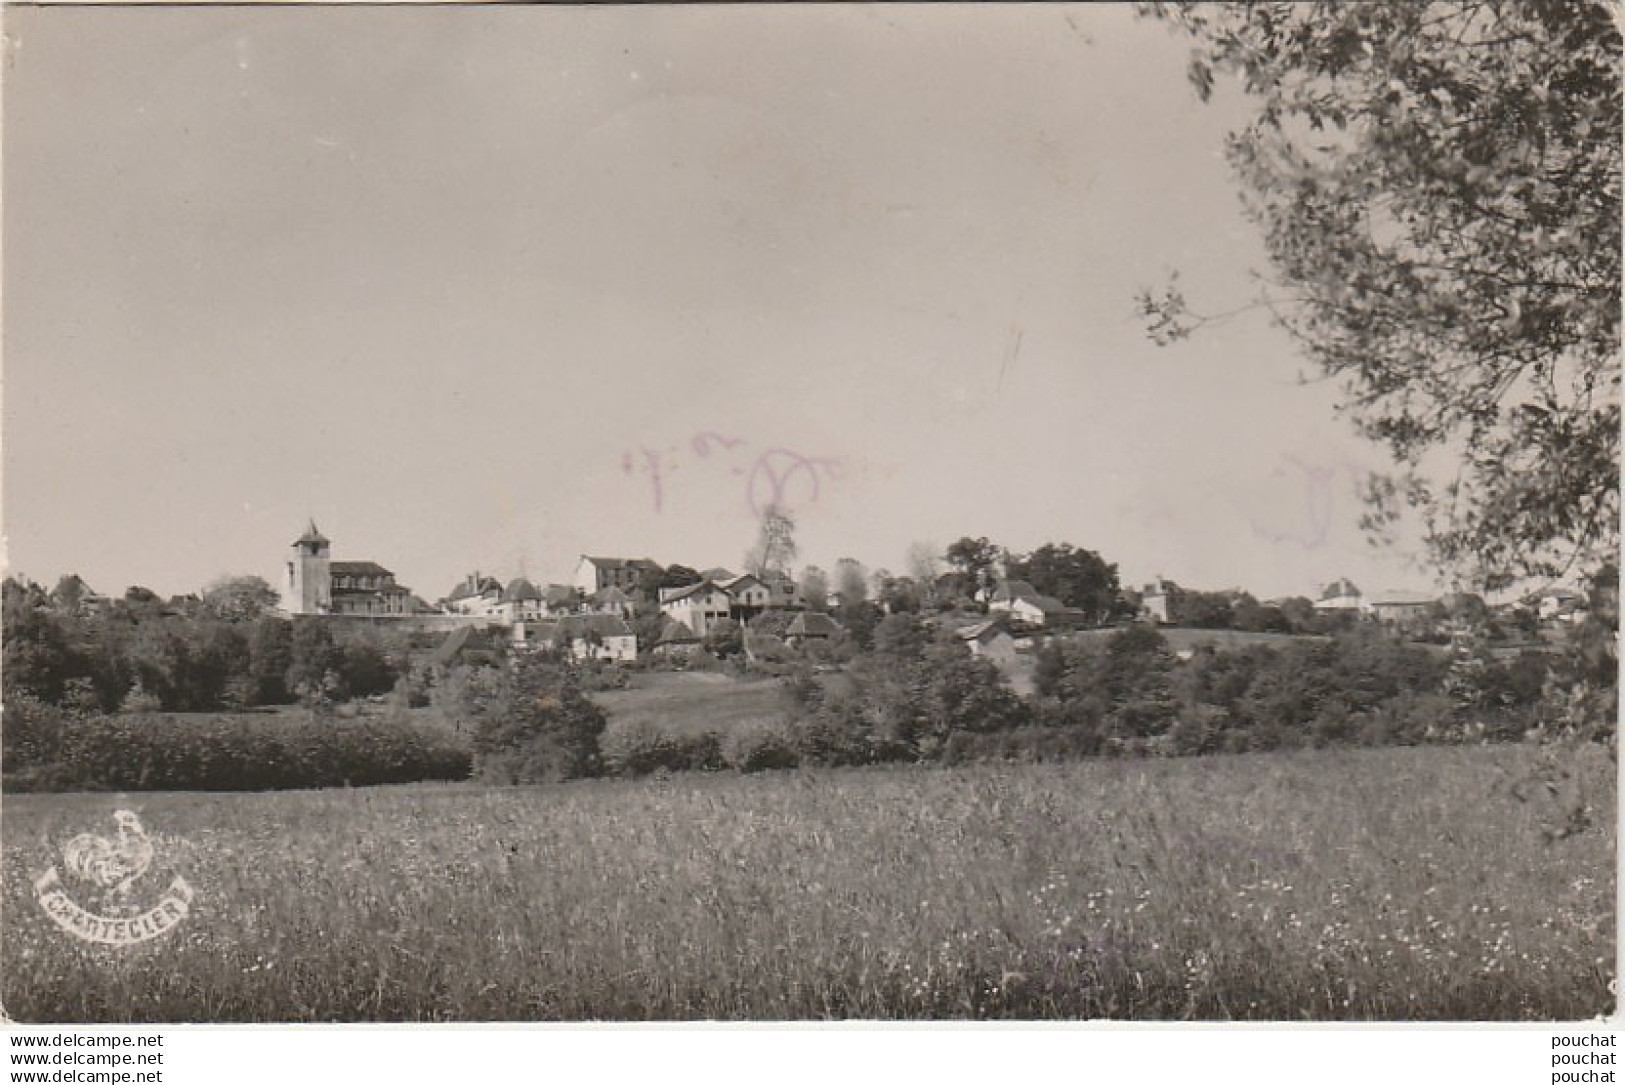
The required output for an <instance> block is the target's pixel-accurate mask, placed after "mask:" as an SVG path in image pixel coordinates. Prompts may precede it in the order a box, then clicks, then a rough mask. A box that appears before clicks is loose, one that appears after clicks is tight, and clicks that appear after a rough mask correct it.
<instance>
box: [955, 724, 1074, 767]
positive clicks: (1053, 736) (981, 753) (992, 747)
mask: <svg viewBox="0 0 1625 1085" xmlns="http://www.w3.org/2000/svg"><path fill="white" fill-rule="evenodd" d="M1099 753H1100V744H1099V741H1098V739H1097V737H1096V736H1095V735H1094V734H1092V733H1091V732H1090V731H1088V730H1086V729H1083V728H1077V727H1043V726H1038V727H1018V728H1015V729H1014V730H1009V731H989V732H981V733H978V732H973V731H955V732H954V733H953V734H951V735H949V736H948V741H947V742H945V743H944V744H943V747H942V760H943V762H945V763H946V764H949V765H963V764H969V763H972V762H977V761H1017V762H1021V763H1024V764H1032V763H1035V762H1056V761H1078V760H1081V759H1083V758H1085V757H1095V756H1097V755H1098V754H1099Z"/></svg>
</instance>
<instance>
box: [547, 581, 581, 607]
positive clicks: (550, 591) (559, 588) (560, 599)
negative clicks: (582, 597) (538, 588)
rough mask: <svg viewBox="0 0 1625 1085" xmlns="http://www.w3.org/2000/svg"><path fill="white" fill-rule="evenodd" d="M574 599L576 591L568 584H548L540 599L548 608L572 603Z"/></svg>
mask: <svg viewBox="0 0 1625 1085" xmlns="http://www.w3.org/2000/svg"><path fill="white" fill-rule="evenodd" d="M575 597H576V589H575V588H574V587H573V586H572V585H570V584H549V585H548V586H547V587H546V588H545V589H543V591H542V599H543V600H545V601H546V603H547V605H548V606H550V607H556V606H562V605H563V604H565V603H569V602H572V601H573V600H574V599H575Z"/></svg>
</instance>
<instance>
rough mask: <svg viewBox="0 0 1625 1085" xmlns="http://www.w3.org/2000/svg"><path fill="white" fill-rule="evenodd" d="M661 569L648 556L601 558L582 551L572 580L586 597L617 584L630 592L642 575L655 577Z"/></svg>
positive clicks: (640, 580) (634, 589) (638, 582)
mask: <svg viewBox="0 0 1625 1085" xmlns="http://www.w3.org/2000/svg"><path fill="white" fill-rule="evenodd" d="M663 571H664V570H663V569H662V568H661V567H660V565H659V564H658V563H657V562H653V561H650V560H649V559H648V558H601V557H592V556H591V555H589V554H582V555H581V560H580V561H578V562H576V573H575V579H574V581H573V582H574V584H575V586H576V587H578V588H580V589H581V594H583V595H585V596H588V597H589V598H590V597H591V596H593V595H595V594H597V593H598V592H600V591H603V590H604V589H605V588H620V589H621V590H622V591H624V592H627V593H631V592H635V591H637V590H638V586H639V584H640V583H641V582H642V580H643V579H644V577H646V576H652V577H656V578H658V577H659V576H660V574H661V573H662V572H663Z"/></svg>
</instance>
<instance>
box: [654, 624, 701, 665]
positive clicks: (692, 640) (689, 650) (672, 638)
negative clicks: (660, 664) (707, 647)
mask: <svg viewBox="0 0 1625 1085" xmlns="http://www.w3.org/2000/svg"><path fill="white" fill-rule="evenodd" d="M699 647H700V638H699V636H698V635H697V634H696V633H695V632H694V630H692V629H690V628H689V627H688V626H686V625H684V624H683V623H682V622H680V621H678V620H677V619H675V618H666V619H664V620H663V621H662V622H661V625H660V636H659V638H658V639H656V640H655V643H654V647H653V648H651V649H650V651H651V652H653V653H654V654H655V655H657V656H686V655H692V654H693V653H694V652H696V651H698V650H699Z"/></svg>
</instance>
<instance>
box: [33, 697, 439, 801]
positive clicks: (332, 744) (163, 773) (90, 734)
mask: <svg viewBox="0 0 1625 1085" xmlns="http://www.w3.org/2000/svg"><path fill="white" fill-rule="evenodd" d="M19 716H20V717H22V718H25V719H26V718H28V713H26V712H25V713H20V714H19ZM13 719H14V717H13V716H12V715H11V714H10V713H8V715H7V725H8V726H7V730H8V732H9V730H10V725H11V723H12V721H13ZM55 722H56V724H57V725H58V727H57V739H56V742H55V748H54V751H53V753H54V757H53V758H52V760H50V761H46V762H36V763H34V764H31V765H26V766H18V768H21V769H24V770H25V771H23V772H20V773H17V774H15V776H14V775H13V768H12V766H11V765H9V764H8V765H7V773H8V775H7V784H8V786H15V785H17V784H19V783H20V784H21V785H22V786H21V787H19V790H21V789H22V787H27V788H30V789H33V790H80V789H103V788H106V789H113V790H119V791H265V790H278V789H286V788H316V787H339V786H357V787H359V786H363V785H368V784H395V783H411V782H415V781H419V780H462V779H466V778H467V777H468V775H469V770H470V767H471V766H470V759H469V754H468V751H467V750H466V749H463V748H462V747H460V746H457V745H455V744H453V743H450V742H448V741H447V740H446V739H445V738H444V737H443V736H441V735H440V734H438V733H437V732H434V731H431V730H429V729H426V728H423V727H420V726H417V725H415V724H412V723H409V722H407V721H404V720H358V721H355V722H353V723H352V722H338V721H333V720H326V719H320V718H317V717H313V716H304V717H290V716H265V717H258V716H256V717H248V718H244V717H241V716H206V717H201V718H199V717H178V716H169V715H159V714H151V713H141V714H125V715H117V716H87V717H83V718H77V719H68V718H61V719H58V720H57V721H55Z"/></svg>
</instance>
